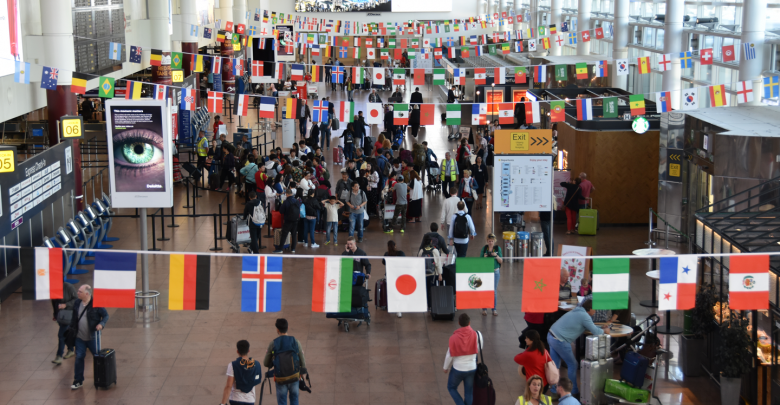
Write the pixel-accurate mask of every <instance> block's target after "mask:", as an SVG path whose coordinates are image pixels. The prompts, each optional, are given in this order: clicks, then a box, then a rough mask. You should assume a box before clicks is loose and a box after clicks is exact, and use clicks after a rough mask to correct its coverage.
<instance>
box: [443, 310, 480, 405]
mask: <svg viewBox="0 0 780 405" xmlns="http://www.w3.org/2000/svg"><path fill="white" fill-rule="evenodd" d="M458 324H459V325H460V328H458V329H456V330H455V332H453V334H452V336H450V341H449V345H448V348H447V355H446V356H445V357H444V374H447V373H450V377H449V378H448V379H447V390H448V391H449V392H450V396H452V400H453V401H455V405H471V403H472V401H473V400H474V395H473V394H474V375H475V374H476V373H477V353H478V352H479V349H480V348H482V347H484V345H485V341H484V340H482V334H481V333H479V332H477V331H475V330H474V329H471V326H470V325H471V319H470V318H469V316H468V315H467V314H465V313H464V314H460V317H458ZM477 345H479V346H477ZM450 367H452V370H450ZM461 382H463V394H464V395H463V397H461V396H460V393H459V392H458V386H459V385H460V383H461Z"/></svg>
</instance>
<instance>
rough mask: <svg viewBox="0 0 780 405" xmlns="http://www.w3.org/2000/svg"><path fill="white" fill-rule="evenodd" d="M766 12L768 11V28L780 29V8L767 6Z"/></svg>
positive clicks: (772, 29)
mask: <svg viewBox="0 0 780 405" xmlns="http://www.w3.org/2000/svg"><path fill="white" fill-rule="evenodd" d="M764 12H765V13H766V30H767V31H776V30H780V8H767V9H766V10H764Z"/></svg>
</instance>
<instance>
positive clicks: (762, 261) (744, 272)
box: [729, 255, 769, 310]
mask: <svg viewBox="0 0 780 405" xmlns="http://www.w3.org/2000/svg"><path fill="white" fill-rule="evenodd" d="M729 261H730V262H731V263H730V264H731V268H730V269H729V307H730V308H731V309H732V310H735V309H738V310H758V309H769V256H768V255H760V256H754V255H749V256H747V255H733V256H731V257H730V259H729Z"/></svg>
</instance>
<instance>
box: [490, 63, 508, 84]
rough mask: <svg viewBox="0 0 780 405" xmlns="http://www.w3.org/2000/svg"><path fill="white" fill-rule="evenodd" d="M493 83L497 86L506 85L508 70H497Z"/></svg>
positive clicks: (498, 68) (501, 68) (500, 68)
mask: <svg viewBox="0 0 780 405" xmlns="http://www.w3.org/2000/svg"><path fill="white" fill-rule="evenodd" d="M493 82H494V83H495V84H506V68H503V67H497V68H495V70H494V71H493Z"/></svg>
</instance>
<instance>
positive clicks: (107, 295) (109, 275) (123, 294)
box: [93, 251, 138, 308]
mask: <svg viewBox="0 0 780 405" xmlns="http://www.w3.org/2000/svg"><path fill="white" fill-rule="evenodd" d="M137 256H138V255H137V254H135V253H115V252H101V251H98V252H95V277H94V283H95V286H94V291H93V299H94V300H95V302H94V304H93V305H94V306H95V307H103V308H134V307H135V288H136V283H135V277H136V262H137Z"/></svg>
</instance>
